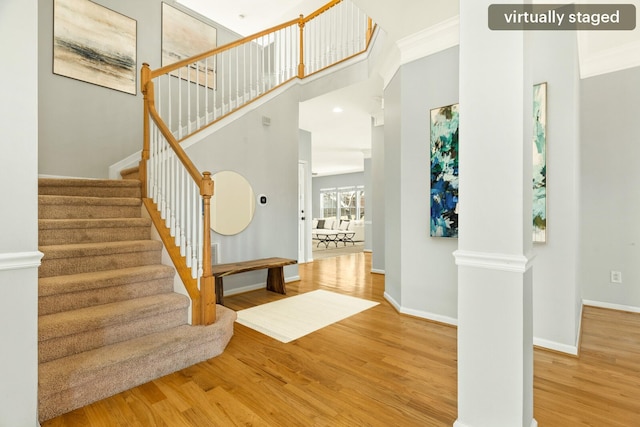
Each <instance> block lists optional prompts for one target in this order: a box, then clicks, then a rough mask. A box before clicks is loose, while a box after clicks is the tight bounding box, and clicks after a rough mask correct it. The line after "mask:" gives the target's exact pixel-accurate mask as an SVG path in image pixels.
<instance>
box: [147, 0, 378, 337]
mask: <svg viewBox="0 0 640 427" xmlns="http://www.w3.org/2000/svg"><path fill="white" fill-rule="evenodd" d="M372 34H373V25H372V22H371V19H370V18H368V17H367V16H366V15H365V14H364V13H363V12H362V11H360V10H359V9H358V8H357V7H356V6H355V5H354V4H353V3H352V2H351V1H349V0H333V1H331V2H330V3H328V4H326V5H325V6H323V7H322V8H320V9H318V10H317V11H315V12H313V13H312V14H310V15H309V16H307V17H303V16H302V15H301V16H300V17H299V18H297V19H294V20H291V21H289V22H285V23H284V24H281V25H278V26H276V27H273V28H271V29H269V30H265V31H262V32H260V33H257V34H254V35H252V36H249V37H245V38H243V39H240V40H237V41H235V42H233V43H230V44H227V45H225V46H221V47H218V48H216V49H213V50H211V51H209V52H205V53H202V54H200V55H196V56H194V57H191V58H187V59H184V60H181V61H178V62H176V63H174V64H171V65H167V66H164V67H161V68H158V69H156V70H151V69H150V68H149V65H148V64H144V65H143V68H142V70H141V87H142V93H143V94H144V146H143V149H142V160H141V162H140V178H141V180H142V183H143V185H142V188H143V197H144V199H145V204H147V205H148V207H149V210H150V212H151V216H152V219H154V221H155V222H156V225H158V224H159V223H161V222H163V224H162V227H159V228H164V229H165V230H160V229H159V231H160V235H161V237H162V239H163V241H164V243H165V246H167V248H168V251H169V254H170V255H171V258H172V260H173V262H174V264H175V265H176V269H177V270H178V273H179V275H180V277H181V279H182V281H183V282H184V284H185V287H186V289H187V293H188V294H189V296H190V298H191V300H192V324H205V325H208V324H211V323H213V322H215V300H216V298H215V287H214V279H213V276H212V273H211V252H210V251H211V242H210V232H209V224H210V200H211V197H212V195H213V189H214V184H213V181H212V180H211V174H210V173H209V172H204V173H200V172H199V171H198V169H197V168H196V167H195V165H194V164H193V162H192V161H191V160H190V159H189V157H188V156H187V154H186V153H185V151H184V149H183V148H182V147H181V145H180V141H182V140H184V139H185V138H187V137H188V136H191V135H193V134H194V133H196V132H198V131H200V130H202V129H203V128H205V127H207V126H210V125H212V124H213V123H215V122H217V121H219V120H221V119H222V118H224V117H226V116H228V115H229V114H231V113H233V112H234V111H237V110H238V109H240V108H242V107H244V106H246V105H248V104H249V103H251V102H253V101H255V100H256V99H258V98H260V97H262V96H264V95H265V94H267V93H269V92H271V91H273V90H274V89H276V88H278V87H279V86H282V85H283V84H285V83H287V82H289V81H290V80H292V79H295V78H300V79H302V78H305V77H308V76H310V75H312V74H314V73H317V72H319V71H321V70H324V69H325V68H328V67H330V66H333V65H336V64H338V63H340V62H342V61H345V60H347V59H349V58H351V57H353V56H356V55H358V54H360V53H362V52H365V51H366V50H367V48H368V46H369V42H370V41H371V36H372Z"/></svg>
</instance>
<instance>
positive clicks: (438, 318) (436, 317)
mask: <svg viewBox="0 0 640 427" xmlns="http://www.w3.org/2000/svg"><path fill="white" fill-rule="evenodd" d="M384 299H386V300H387V301H388V302H389V304H391V305H392V306H393V308H395V309H396V310H397V311H398V313H400V314H407V315H409V316H414V317H419V318H421V319H426V320H431V321H433V322H438V323H444V324H447V325H452V326H458V319H454V318H453V317H449V316H442V315H440V314H434V313H429V312H427V311H422V310H414V309H411V308H405V307H403V306H402V305H400V304H398V302H397V301H396V300H395V299H394V298H393V297H392V296H391V295H389V294H388V293H386V292H385V293H384Z"/></svg>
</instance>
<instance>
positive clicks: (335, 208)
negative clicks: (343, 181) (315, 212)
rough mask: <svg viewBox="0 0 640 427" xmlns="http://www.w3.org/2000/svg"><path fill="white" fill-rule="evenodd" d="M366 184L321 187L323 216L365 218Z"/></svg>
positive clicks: (321, 210) (351, 219)
mask: <svg viewBox="0 0 640 427" xmlns="http://www.w3.org/2000/svg"><path fill="white" fill-rule="evenodd" d="M364 194H365V193H364V186H362V185H359V186H350V187H339V188H323V189H320V212H321V215H322V218H339V219H341V220H350V221H355V220H358V219H364V208H365V206H364Z"/></svg>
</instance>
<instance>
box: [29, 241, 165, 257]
mask: <svg viewBox="0 0 640 427" xmlns="http://www.w3.org/2000/svg"><path fill="white" fill-rule="evenodd" d="M39 249H40V251H41V252H43V253H44V258H43V261H44V260H45V259H46V260H52V259H58V258H74V257H90V256H104V255H108V254H113V253H130V252H142V251H154V250H161V249H162V242H159V241H157V240H130V241H127V242H100V243H77V244H73V245H48V246H39Z"/></svg>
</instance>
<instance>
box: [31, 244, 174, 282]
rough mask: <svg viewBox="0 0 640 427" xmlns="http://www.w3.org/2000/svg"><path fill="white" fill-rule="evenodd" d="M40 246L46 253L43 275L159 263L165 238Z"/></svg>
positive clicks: (42, 264) (42, 263)
mask: <svg viewBox="0 0 640 427" xmlns="http://www.w3.org/2000/svg"><path fill="white" fill-rule="evenodd" d="M39 249H40V251H41V252H42V253H44V257H43V258H42V261H41V264H40V268H39V270H38V277H41V278H42V277H51V276H60V275H69V274H80V273H89V272H92V271H103V270H115V269H117V268H128V267H135V266H141V265H150V264H160V263H161V261H162V242H159V241H156V240H129V241H121V242H100V243H79V244H73V245H50V246H39Z"/></svg>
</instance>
